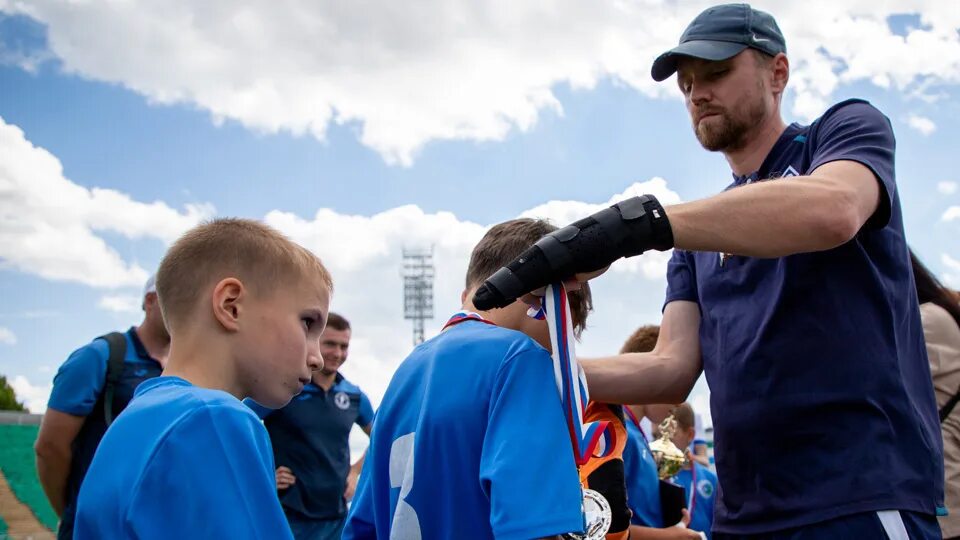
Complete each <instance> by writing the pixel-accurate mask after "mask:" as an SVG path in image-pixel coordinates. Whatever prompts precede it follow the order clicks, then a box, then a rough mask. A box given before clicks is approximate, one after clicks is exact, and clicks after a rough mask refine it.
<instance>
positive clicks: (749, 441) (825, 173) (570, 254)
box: [474, 4, 943, 540]
mask: <svg viewBox="0 0 960 540" xmlns="http://www.w3.org/2000/svg"><path fill="white" fill-rule="evenodd" d="M674 73H676V74H677V77H676V82H677V86H678V87H679V90H680V91H681V92H682V93H683V96H684V99H685V102H686V105H687V111H688V112H689V114H690V120H691V122H692V126H693V130H694V134H695V135H696V137H697V139H698V140H699V141H700V143H701V145H702V146H703V147H704V148H706V149H707V150H710V151H718V152H722V153H723V155H724V157H725V158H726V159H727V162H728V163H729V165H730V168H731V170H732V173H733V182H732V183H731V184H730V185H729V186H727V189H726V190H724V191H723V193H720V194H718V195H715V196H713V197H709V198H706V199H703V200H698V201H692V202H689V203H683V204H678V205H675V206H668V207H666V208H664V207H663V206H661V205H660V204H659V203H658V202H657V201H656V198H654V197H652V196H645V197H642V198H634V199H630V200H627V201H623V202H621V203H618V204H617V205H614V206H613V207H611V208H609V209H605V210H604V211H602V212H599V213H597V214H594V215H593V216H590V217H588V218H585V219H583V220H580V221H578V222H576V223H574V224H572V225H571V226H568V227H566V228H564V229H561V230H560V231H558V232H557V233H553V234H551V235H548V236H546V237H544V238H543V239H541V240H540V241H539V242H537V245H536V246H535V247H534V248H533V249H531V250H529V251H528V252H525V253H524V254H523V255H521V256H520V257H518V258H517V259H515V260H514V261H513V262H512V263H510V264H509V265H508V266H506V267H504V268H502V269H501V270H500V271H499V272H498V273H497V274H494V275H493V276H491V278H490V279H489V280H488V281H487V282H486V284H485V285H484V286H483V287H481V288H480V289H479V290H478V293H477V297H476V298H475V299H474V304H475V305H477V306H478V308H481V309H487V308H488V306H489V305H501V304H503V303H504V302H505V301H506V300H509V299H510V298H515V297H516V296H519V295H522V294H523V293H526V292H528V291H531V290H534V289H535V288H537V287H539V286H542V285H544V284H546V283H549V282H551V281H554V280H557V279H561V278H567V277H570V276H571V275H572V274H574V273H579V274H580V277H581V278H584V277H592V276H594V275H596V274H597V272H596V271H597V270H598V269H601V268H603V267H605V266H606V265H608V264H610V263H611V262H613V261H614V260H616V259H618V258H620V257H624V256H633V255H637V254H639V253H642V252H643V251H645V250H647V249H659V250H665V249H669V248H671V247H675V248H676V249H675V250H674V252H673V255H672V257H671V260H670V263H669V266H668V270H667V282H668V285H667V295H666V304H665V307H664V311H663V322H662V325H661V332H660V337H659V340H658V343H657V346H656V348H655V349H654V350H653V351H652V352H650V353H632V354H623V355H620V356H615V357H611V358H606V359H600V360H596V361H593V362H584V368H585V370H586V373H587V377H588V381H589V384H590V394H591V398H594V399H597V400H601V401H607V402H618V403H677V402H681V401H683V400H684V399H685V398H686V396H687V394H688V393H689V392H690V390H691V389H692V388H693V385H694V382H695V381H696V380H697V378H698V377H699V375H700V373H701V371H705V372H706V376H707V382H708V383H709V385H710V389H711V407H712V410H713V418H714V434H715V438H714V442H715V456H716V467H717V472H718V475H719V488H718V490H717V494H716V503H715V504H716V512H715V518H714V524H713V532H714V538H715V539H717V540H724V539H730V538H752V539H759V538H763V539H787V538H789V539H792V540H805V539H821V538H884V537H889V538H912V539H918V538H924V539H926V538H940V533H939V530H938V528H937V522H936V518H935V515H936V514H937V513H938V512H941V511H942V507H943V458H942V441H941V438H940V434H939V430H938V417H937V409H936V404H935V401H934V398H933V391H932V388H931V384H930V375H929V367H928V365H927V358H926V352H925V348H924V341H923V331H922V328H921V326H920V316H919V309H918V306H917V296H916V292H915V291H914V288H913V277H912V275H911V269H910V259H909V256H908V252H907V246H906V242H905V240H904V229H903V215H902V212H901V208H900V197H899V193H898V191H897V186H896V182H895V178H894V154H895V141H894V135H893V131H892V128H891V125H890V122H889V120H888V119H887V118H886V117H885V116H884V115H883V114H882V113H880V111H878V110H877V109H876V108H874V107H873V106H872V105H870V104H869V103H867V102H866V101H863V100H858V99H851V100H847V101H843V102H841V103H838V104H836V105H834V106H832V107H830V108H829V109H828V110H827V111H826V112H824V114H823V116H821V117H820V118H818V119H817V120H815V121H813V123H811V124H810V125H799V124H790V125H787V124H786V123H784V121H783V119H782V117H781V113H780V105H781V99H782V97H783V92H784V89H785V88H786V85H787V81H788V79H789V75H790V64H789V61H788V59H787V55H786V43H785V40H784V38H783V34H781V32H780V29H779V28H778V26H777V23H776V21H775V20H774V19H773V17H771V16H770V15H769V14H767V13H764V12H761V11H757V10H755V9H752V8H751V7H750V6H748V5H745V4H730V5H722V6H716V7H712V8H710V9H707V10H706V11H704V12H703V13H701V14H700V15H698V16H697V17H696V19H694V21H693V22H692V23H690V25H689V26H688V27H687V29H686V31H685V32H684V33H683V35H682V36H681V38H680V43H679V45H678V46H677V47H675V48H673V49H671V50H669V51H667V52H665V53H664V54H662V55H661V56H660V57H659V58H657V59H656V61H655V62H654V64H653V69H652V75H653V78H654V79H656V80H657V81H662V80H665V79H667V78H668V77H670V76H671V75H673V74H674ZM885 535H886V536H885Z"/></svg>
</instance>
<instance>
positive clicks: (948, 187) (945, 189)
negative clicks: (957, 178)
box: [937, 182, 957, 195]
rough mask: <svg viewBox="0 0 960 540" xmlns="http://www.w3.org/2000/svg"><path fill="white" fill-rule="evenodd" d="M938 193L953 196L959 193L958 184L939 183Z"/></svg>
mask: <svg viewBox="0 0 960 540" xmlns="http://www.w3.org/2000/svg"><path fill="white" fill-rule="evenodd" d="M937 191H939V192H940V193H942V194H944V195H953V194H954V193H956V192H957V183H956V182H937Z"/></svg>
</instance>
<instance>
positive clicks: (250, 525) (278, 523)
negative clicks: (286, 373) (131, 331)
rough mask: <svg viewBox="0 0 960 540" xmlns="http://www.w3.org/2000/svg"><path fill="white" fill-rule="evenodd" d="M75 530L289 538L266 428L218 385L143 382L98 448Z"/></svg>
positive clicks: (95, 539)
mask: <svg viewBox="0 0 960 540" xmlns="http://www.w3.org/2000/svg"><path fill="white" fill-rule="evenodd" d="M74 536H75V537H76V538H77V539H78V540H83V539H87V538H89V539H91V540H99V539H102V538H141V539H150V538H157V539H161V538H177V539H187V538H251V539H253V538H292V537H291V535H290V528H289V527H288V525H287V520H286V518H285V517H284V515H283V511H282V510H281V509H280V502H279V501H278V500H277V492H276V481H275V475H274V468H273V456H272V454H271V452H270V440H269V438H268V437H267V432H266V429H264V427H263V425H262V424H261V423H260V419H259V418H257V416H256V415H255V414H254V413H253V412H252V411H251V410H250V409H248V408H247V407H246V406H244V405H243V404H242V403H241V402H240V401H239V400H237V399H235V398H234V397H233V396H231V395H229V394H227V393H226V392H222V391H220V390H210V389H206V388H199V387H196V386H193V385H191V384H190V383H189V382H187V381H185V380H183V379H180V378H178V377H157V378H155V379H151V380H149V381H146V382H144V383H143V384H141V385H140V386H139V387H138V388H137V391H136V394H135V395H134V399H133V401H131V402H130V405H129V406H128V407H127V409H126V410H125V411H124V413H123V414H122V415H120V416H119V417H118V418H117V419H116V421H115V422H114V423H113V424H112V425H111V426H110V429H108V430H107V434H106V435H105V436H104V437H103V441H102V442H101V443H100V447H99V448H98V449H97V453H96V455H95V456H94V458H93V463H92V464H91V465H90V469H89V471H88V472H87V477H86V480H85V481H84V482H83V486H82V487H81V488H80V497H79V499H78V502H77V520H76V526H75V530H74Z"/></svg>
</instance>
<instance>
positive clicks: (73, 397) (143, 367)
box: [47, 327, 163, 538]
mask: <svg viewBox="0 0 960 540" xmlns="http://www.w3.org/2000/svg"><path fill="white" fill-rule="evenodd" d="M124 335H125V336H126V338H127V348H126V354H125V356H124V358H123V373H122V374H121V375H120V380H119V381H118V382H117V384H116V386H115V387H114V393H113V418H114V419H116V418H117V415H119V414H120V412H121V411H123V410H124V408H126V406H127V404H128V403H129V402H130V400H131V399H132V398H133V392H134V390H135V389H136V388H137V386H138V385H139V384H140V383H141V382H143V381H145V380H147V379H151V378H153V377H157V376H159V375H160V373H161V372H162V371H163V368H162V367H161V366H160V363H159V362H157V361H156V360H154V359H153V358H151V357H150V354H149V353H147V349H146V348H145V347H144V346H143V343H142V342H141V341H140V337H139V336H137V332H136V329H135V328H133V327H131V328H130V329H129V330H127V331H126V333H125V334H124ZM109 356H110V346H109V345H108V344H107V341H106V340H104V339H95V340H93V341H92V342H91V343H88V344H87V345H84V346H83V347H80V348H79V349H77V350H76V351H74V352H73V353H72V354H71V355H70V357H69V358H67V360H66V361H65V362H64V363H63V365H61V366H60V369H59V370H58V371H57V374H56V376H55V377H54V378H53V389H52V390H51V391H50V400H49V401H48V402H47V407H49V408H50V409H54V410H57V411H60V412H62V413H67V414H72V415H75V416H85V417H86V420H85V421H84V423H83V427H81V428H80V433H78V434H77V437H76V439H74V441H73V445H72V449H73V456H72V459H71V462H70V475H69V476H68V477H67V487H66V501H65V505H64V509H63V519H62V521H61V522H60V528H59V530H58V534H59V537H60V538H70V537H71V535H72V532H73V518H74V514H75V511H76V502H77V494H78V493H79V492H80V484H81V482H82V481H83V478H84V476H85V475H86V474H87V468H88V467H89V466H90V461H91V460H93V454H94V452H95V451H96V449H97V445H99V444H100V439H102V438H103V434H104V432H106V430H107V424H106V420H105V418H104V416H103V387H104V384H105V383H106V380H107V361H108V358H109Z"/></svg>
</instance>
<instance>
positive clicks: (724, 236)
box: [665, 177, 866, 257]
mask: <svg viewBox="0 0 960 540" xmlns="http://www.w3.org/2000/svg"><path fill="white" fill-rule="evenodd" d="M852 194H853V192H852V191H851V190H850V189H848V188H846V187H844V186H842V185H841V184H840V183H839V182H836V181H831V180H824V179H819V178H814V177H796V178H791V179H789V180H780V181H770V182H759V183H755V184H750V185H745V186H741V187H737V188H734V189H731V190H728V191H726V192H724V193H720V194H718V195H715V196H712V197H709V198H706V199H701V200H697V201H692V202H689V203H682V204H678V205H674V206H668V207H666V208H665V210H666V212H667V217H668V218H669V219H670V225H671V227H672V229H673V239H674V245H675V246H676V247H678V248H680V249H687V250H691V251H717V252H723V253H730V254H733V255H745V256H750V257H782V256H786V255H792V254H794V253H806V252H812V251H822V250H826V249H831V248H834V247H836V246H839V245H841V244H843V243H845V242H847V241H848V240H850V238H852V237H853V236H854V235H855V234H856V232H857V231H858V230H859V228H860V226H862V224H863V221H859V218H860V217H859V214H858V213H857V211H856V208H855V205H856V203H855V201H854V200H852V198H851V197H852V196H853V195H852ZM863 219H864V220H865V219H866V218H863ZM858 221H859V222H858Z"/></svg>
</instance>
